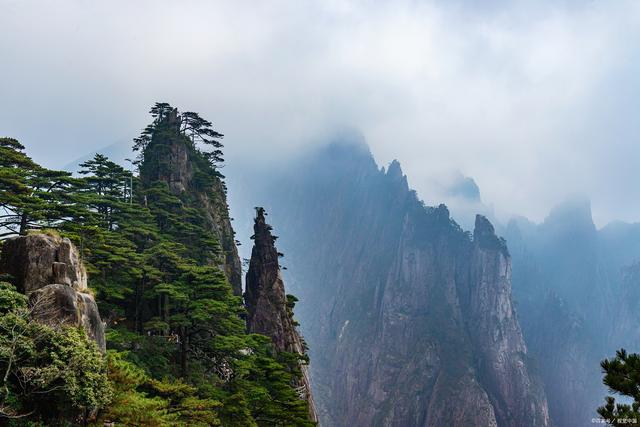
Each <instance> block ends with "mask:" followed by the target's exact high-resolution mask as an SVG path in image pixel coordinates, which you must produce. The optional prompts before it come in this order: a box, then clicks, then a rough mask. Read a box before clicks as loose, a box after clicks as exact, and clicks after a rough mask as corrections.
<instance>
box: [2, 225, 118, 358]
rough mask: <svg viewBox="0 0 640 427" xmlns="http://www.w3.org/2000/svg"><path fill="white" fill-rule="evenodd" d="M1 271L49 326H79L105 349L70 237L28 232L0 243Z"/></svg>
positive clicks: (81, 268) (80, 262) (81, 267)
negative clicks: (23, 294) (27, 297)
mask: <svg viewBox="0 0 640 427" xmlns="http://www.w3.org/2000/svg"><path fill="white" fill-rule="evenodd" d="M0 272H1V273H3V274H8V275H10V276H11V278H12V281H13V283H14V285H15V286H16V288H17V289H18V290H19V291H20V292H23V293H25V294H26V295H28V296H29V302H30V304H31V306H32V308H33V311H32V315H33V316H34V318H36V319H37V320H38V321H41V322H43V323H45V324H48V325H50V326H58V325H61V324H64V325H69V326H82V327H83V328H84V330H85V331H86V333H87V336H89V338H91V339H93V340H94V341H95V342H96V344H97V345H98V347H99V348H100V349H101V350H102V351H105V347H106V344H105V335H104V324H103V323H102V320H101V318H100V313H99V312H98V307H97V305H96V302H95V300H94V298H93V296H92V295H91V294H89V293H88V292H87V272H86V270H85V268H84V265H83V264H82V261H81V259H80V255H79V253H78V250H77V249H76V248H75V246H74V245H73V244H72V243H71V241H70V240H69V239H66V238H61V237H58V236H52V235H48V234H31V235H28V236H18V237H13V238H10V239H7V240H5V241H4V242H3V244H2V254H1V255H0Z"/></svg>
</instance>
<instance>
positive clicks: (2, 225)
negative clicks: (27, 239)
mask: <svg viewBox="0 0 640 427" xmlns="http://www.w3.org/2000/svg"><path fill="white" fill-rule="evenodd" d="M23 150H24V147H23V146H22V145H21V144H20V143H19V142H18V141H16V140H15V139H12V138H0V238H2V237H6V236H11V235H16V234H26V233H27V232H28V231H29V230H31V229H38V228H43V227H49V228H51V227H56V226H58V225H59V224H61V223H63V222H64V221H66V220H69V219H73V218H79V217H82V216H84V215H86V211H85V209H84V208H83V207H80V206H75V205H74V200H73V193H74V190H75V189H76V188H77V186H78V184H79V181H78V180H77V179H74V178H72V177H71V175H70V174H69V173H68V172H62V171H52V170H48V169H45V168H43V167H41V166H39V165H37V164H36V163H34V162H33V161H32V160H31V159H30V158H29V157H28V156H27V155H26V154H25V153H24V151H23Z"/></svg>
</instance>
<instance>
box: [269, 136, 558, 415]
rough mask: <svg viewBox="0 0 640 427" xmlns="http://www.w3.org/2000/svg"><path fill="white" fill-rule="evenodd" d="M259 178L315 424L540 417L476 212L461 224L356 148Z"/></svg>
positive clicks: (494, 257) (542, 403)
mask: <svg viewBox="0 0 640 427" xmlns="http://www.w3.org/2000/svg"><path fill="white" fill-rule="evenodd" d="M272 178H274V179H273V180H271V181H270V182H268V183H265V186H264V187H263V188H259V189H257V191H258V192H259V193H260V194H262V195H268V199H269V200H270V205H268V206H269V210H270V212H272V213H273V218H274V221H273V222H274V226H275V227H276V228H277V229H278V230H279V232H280V234H281V236H283V237H286V238H285V239H283V242H285V241H286V242H287V244H286V246H284V247H283V249H284V251H285V252H286V253H287V262H288V263H289V262H290V263H291V264H290V265H289V270H288V271H287V282H288V283H289V284H290V286H291V289H292V290H293V291H294V292H295V293H296V294H297V295H299V296H300V297H301V303H300V304H299V306H298V307H299V308H298V310H297V313H298V316H299V317H300V319H301V322H302V325H303V332H304V333H305V336H306V339H307V340H308V341H309V343H310V346H311V357H312V359H313V361H314V363H313V365H312V367H311V369H312V381H313V385H314V392H315V397H316V401H317V404H318V410H319V413H320V420H321V423H322V425H326V426H343V425H344V426H346V425H357V426H364V425H367V426H369V425H379V426H413V425H415V426H440V425H451V426H468V425H487V426H491V425H496V426H498V425H499V426H527V425H530V426H544V425H550V420H549V415H548V411H547V403H546V397H545V396H544V392H543V391H542V389H541V387H540V386H539V383H538V381H537V379H536V377H535V375H533V374H532V373H530V371H529V368H528V360H527V358H526V353H527V349H526V346H525V344H524V341H523V338H522V334H521V331H520V327H519V324H518V321H517V317H516V315H515V312H514V310H513V307H512V302H511V295H510V292H511V289H510V273H511V267H510V258H509V254H508V250H507V249H506V246H505V245H504V242H503V241H502V240H500V239H499V238H498V237H497V236H496V235H495V233H494V231H493V227H492V226H491V224H490V223H489V222H488V221H487V220H486V218H484V217H482V216H478V217H477V218H476V224H475V232H474V235H473V236H471V235H470V234H469V233H465V232H464V231H463V230H462V229H461V228H460V227H459V226H458V225H457V224H456V223H455V221H453V220H452V219H451V218H450V215H449V212H448V210H447V208H446V207H444V206H442V205H441V206H439V207H434V208H430V207H425V206H424V205H423V204H422V203H421V202H420V201H419V200H418V198H417V196H416V195H415V192H413V191H411V190H410V189H409V187H408V185H407V180H406V177H405V176H404V175H403V173H402V170H401V168H400V165H399V163H397V162H393V163H391V164H390V166H389V168H388V169H387V170H380V169H379V168H378V166H377V165H376V164H375V162H374V160H373V158H372V157H371V154H370V153H369V151H368V148H367V147H366V145H363V144H334V145H332V146H330V147H328V148H326V149H324V150H320V151H318V152H316V153H315V155H312V156H309V157H308V158H307V159H304V160H301V161H300V162H299V163H298V164H297V165H296V166H295V167H292V168H291V169H290V170H286V171H283V172H282V173H281V174H280V175H278V176H277V177H274V176H272ZM263 197H265V196H263ZM258 200H259V199H258Z"/></svg>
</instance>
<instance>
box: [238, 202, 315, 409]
mask: <svg viewBox="0 0 640 427" xmlns="http://www.w3.org/2000/svg"><path fill="white" fill-rule="evenodd" d="M253 240H254V246H253V250H252V252H251V261H250V264H249V271H248V272H247V278H246V292H245V295H244V298H245V305H246V307H247V330H248V332H250V333H256V334H262V335H266V336H268V337H270V338H271V341H272V342H273V344H274V346H275V348H276V350H277V351H286V352H290V353H298V354H300V355H304V354H305V352H306V350H305V345H304V342H303V340H302V337H301V336H300V334H299V333H298V331H297V330H296V327H295V322H294V320H293V311H292V307H290V305H289V303H288V301H287V295H286V293H285V288H284V282H283V281H282V277H281V274H280V265H279V262H278V258H279V254H278V251H277V249H276V247H275V244H274V243H275V237H274V236H273V235H272V234H271V226H270V225H268V224H267V223H266V220H265V212H264V209H262V208H258V209H257V210H256V218H255V224H254V235H253ZM301 370H302V374H303V375H302V378H301V379H300V381H299V384H298V385H297V386H298V388H299V389H300V394H301V396H302V397H304V398H305V399H306V400H307V401H308V402H309V415H310V418H311V420H312V421H317V420H318V418H317V414H316V409H315V405H314V401H313V395H312V392H311V385H310V381H309V373H308V368H307V365H302V366H301Z"/></svg>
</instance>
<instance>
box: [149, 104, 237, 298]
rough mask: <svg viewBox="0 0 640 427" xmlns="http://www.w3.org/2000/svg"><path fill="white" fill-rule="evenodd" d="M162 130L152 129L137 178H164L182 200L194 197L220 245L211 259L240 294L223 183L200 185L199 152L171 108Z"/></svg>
mask: <svg viewBox="0 0 640 427" xmlns="http://www.w3.org/2000/svg"><path fill="white" fill-rule="evenodd" d="M161 127H162V130H161V131H160V132H155V133H154V139H153V140H152V141H151V142H150V144H149V147H150V149H149V151H152V152H153V155H152V159H147V161H144V162H142V164H141V165H140V178H141V180H142V184H143V186H146V187H148V186H150V185H151V184H152V183H154V182H158V181H159V182H166V183H167V185H168V186H169V189H170V190H171V192H172V193H173V194H174V195H176V196H179V197H181V198H182V199H183V201H185V200H186V199H195V201H196V203H193V204H194V205H197V206H199V207H200V208H201V209H202V210H203V212H204V213H205V215H206V218H207V226H208V228H209V230H210V231H212V232H213V233H214V234H215V236H216V238H217V240H218V242H219V244H220V248H221V257H220V259H213V260H210V262H212V263H217V264H218V265H219V266H220V267H221V269H222V270H223V271H224V272H225V274H226V276H227V279H228V280H229V283H231V286H232V288H233V292H234V294H236V295H242V265H241V263H240V257H239V256H238V248H237V247H236V243H235V233H234V231H233V227H232V226H231V218H230V217H229V206H228V204H227V195H226V191H227V190H226V186H225V184H224V182H223V181H222V179H221V176H219V177H215V178H214V179H213V180H212V181H211V182H209V180H207V183H208V185H209V187H208V188H201V186H200V185H199V184H200V182H201V180H202V177H201V176H200V172H199V170H198V167H197V165H198V162H199V161H200V159H198V156H196V155H195V150H194V147H193V146H192V145H191V144H187V143H185V140H184V136H183V135H181V132H180V117H179V116H178V112H177V110H176V109H174V110H173V111H172V112H171V113H169V115H168V116H167V117H166V118H165V119H164V121H163V123H162V124H161Z"/></svg>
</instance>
